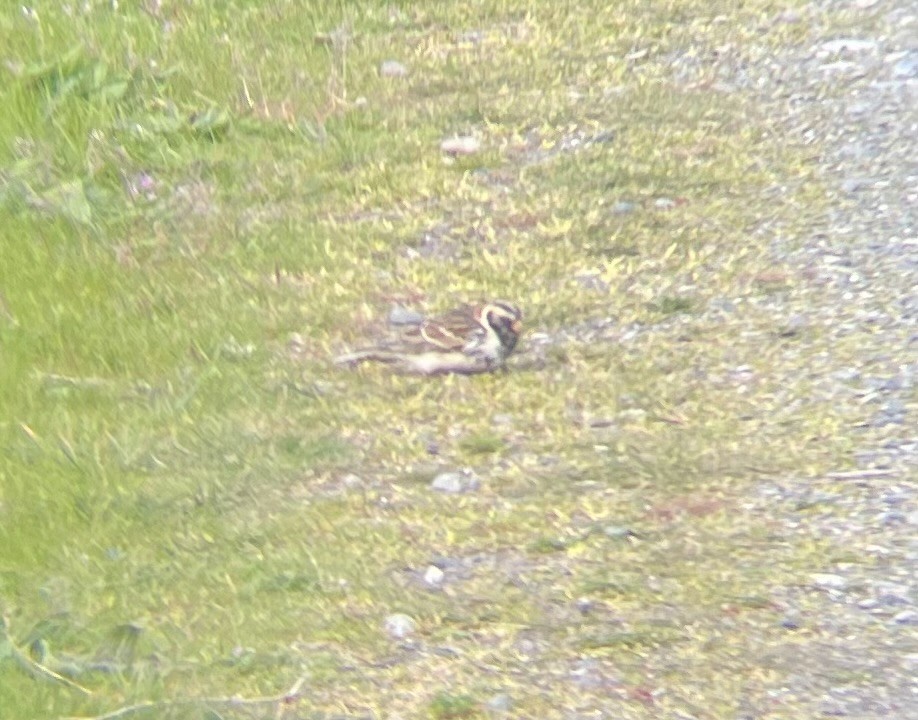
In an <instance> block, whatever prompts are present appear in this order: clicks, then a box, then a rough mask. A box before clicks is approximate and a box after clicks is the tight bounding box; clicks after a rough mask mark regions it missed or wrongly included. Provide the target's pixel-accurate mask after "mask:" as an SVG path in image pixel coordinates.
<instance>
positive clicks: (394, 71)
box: [379, 60, 408, 78]
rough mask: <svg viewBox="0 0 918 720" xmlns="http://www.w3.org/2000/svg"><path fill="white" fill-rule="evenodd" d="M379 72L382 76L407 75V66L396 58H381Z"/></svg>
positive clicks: (395, 76) (397, 76)
mask: <svg viewBox="0 0 918 720" xmlns="http://www.w3.org/2000/svg"><path fill="white" fill-rule="evenodd" d="M379 74H380V75H382V76H383V77H392V78H400V77H405V76H406V75H408V68H407V67H405V66H404V65H403V64H402V63H400V62H399V61H398V60H383V62H382V63H381V64H380V66H379Z"/></svg>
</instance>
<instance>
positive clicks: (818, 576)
mask: <svg viewBox="0 0 918 720" xmlns="http://www.w3.org/2000/svg"><path fill="white" fill-rule="evenodd" d="M810 579H811V580H812V581H813V584H814V585H816V586H817V587H821V588H826V589H827V590H844V589H845V588H846V587H848V581H847V580H846V579H845V578H843V577H842V576H841V575H835V574H834V573H813V574H812V575H810Z"/></svg>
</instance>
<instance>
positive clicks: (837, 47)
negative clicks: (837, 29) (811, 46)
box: [819, 38, 877, 55]
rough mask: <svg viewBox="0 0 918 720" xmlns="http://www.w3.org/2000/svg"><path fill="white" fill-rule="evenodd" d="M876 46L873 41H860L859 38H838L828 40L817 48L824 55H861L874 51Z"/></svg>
mask: <svg viewBox="0 0 918 720" xmlns="http://www.w3.org/2000/svg"><path fill="white" fill-rule="evenodd" d="M876 46H877V44H876V42H875V41H873V40H861V39H859V38H839V39H837V40H829V41H828V42H824V43H823V44H822V45H820V46H819V49H820V51H821V52H822V53H824V54H826V55H838V54H839V53H843V52H847V53H863V52H868V51H869V50H874V49H875V48H876Z"/></svg>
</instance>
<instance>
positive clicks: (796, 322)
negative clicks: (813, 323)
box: [778, 313, 807, 337]
mask: <svg viewBox="0 0 918 720" xmlns="http://www.w3.org/2000/svg"><path fill="white" fill-rule="evenodd" d="M806 326H807V321H806V317H805V316H804V315H800V314H799V313H798V314H796V315H791V316H790V317H789V318H788V320H787V322H786V323H785V324H784V327H782V328H781V329H780V330H779V332H778V334H779V335H780V336H781V337H794V336H795V335H799V334H800V333H801V332H802V331H803V330H805V329H806Z"/></svg>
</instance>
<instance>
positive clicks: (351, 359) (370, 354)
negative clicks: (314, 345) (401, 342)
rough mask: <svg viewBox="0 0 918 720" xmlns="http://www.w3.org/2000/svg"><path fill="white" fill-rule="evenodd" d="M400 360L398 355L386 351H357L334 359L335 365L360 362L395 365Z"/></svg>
mask: <svg viewBox="0 0 918 720" xmlns="http://www.w3.org/2000/svg"><path fill="white" fill-rule="evenodd" d="M401 360H402V356H401V355H400V354H399V353H395V352H389V351H387V350H358V351H357V352H352V353H346V354H344V355H339V356H338V357H336V358H335V365H350V366H354V365H359V364H360V363H362V362H368V361H375V362H382V363H397V362H400V361H401Z"/></svg>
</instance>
